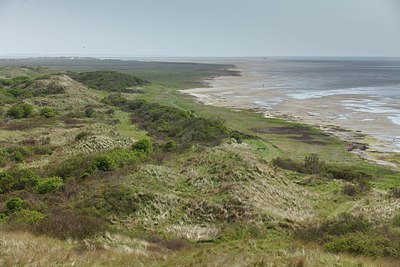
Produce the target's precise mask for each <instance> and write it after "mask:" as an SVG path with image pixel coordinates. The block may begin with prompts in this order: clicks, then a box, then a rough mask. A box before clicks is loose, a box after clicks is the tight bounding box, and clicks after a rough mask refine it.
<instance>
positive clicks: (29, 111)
mask: <svg viewBox="0 0 400 267" xmlns="http://www.w3.org/2000/svg"><path fill="white" fill-rule="evenodd" d="M19 107H20V108H21V109H22V110H23V112H24V118H27V117H29V116H30V115H32V113H33V107H32V106H31V105H29V104H27V103H22V104H20V105H19Z"/></svg>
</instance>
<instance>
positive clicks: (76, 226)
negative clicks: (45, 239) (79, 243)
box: [32, 210, 106, 239]
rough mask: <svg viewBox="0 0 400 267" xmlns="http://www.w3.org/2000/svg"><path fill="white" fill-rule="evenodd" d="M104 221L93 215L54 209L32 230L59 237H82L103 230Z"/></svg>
mask: <svg viewBox="0 0 400 267" xmlns="http://www.w3.org/2000/svg"><path fill="white" fill-rule="evenodd" d="M105 229H106V226H105V223H104V222H103V221H102V220H100V219H96V218H93V217H89V216H86V215H83V214H79V213H76V212H72V211H64V210H56V211H54V212H53V213H52V214H51V215H50V216H49V217H48V218H47V219H46V220H42V221H40V222H39V223H38V224H37V225H36V226H35V227H34V228H33V229H32V231H33V232H35V233H37V234H41V235H48V236H51V237H56V238H60V239H69V238H72V239H83V238H87V237H90V236H93V235H94V234H96V233H98V232H101V231H104V230H105Z"/></svg>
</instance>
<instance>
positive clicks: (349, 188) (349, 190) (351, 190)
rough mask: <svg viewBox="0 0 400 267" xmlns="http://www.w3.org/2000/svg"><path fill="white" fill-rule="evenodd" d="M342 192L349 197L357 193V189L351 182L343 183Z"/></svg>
mask: <svg viewBox="0 0 400 267" xmlns="http://www.w3.org/2000/svg"><path fill="white" fill-rule="evenodd" d="M342 192H343V193H344V194H345V195H348V196H350V197H354V196H355V195H356V194H357V189H356V187H355V186H354V185H353V184H345V185H343V187H342Z"/></svg>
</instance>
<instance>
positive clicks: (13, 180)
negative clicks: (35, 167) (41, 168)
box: [0, 169, 39, 193]
mask: <svg viewBox="0 0 400 267" xmlns="http://www.w3.org/2000/svg"><path fill="white" fill-rule="evenodd" d="M38 180H39V176H38V175H37V174H36V173H35V172H34V171H32V170H28V169H20V170H13V171H7V172H0V191H1V192H3V193H4V192H9V191H15V190H23V189H27V188H31V187H34V186H36V184H37V182H38Z"/></svg>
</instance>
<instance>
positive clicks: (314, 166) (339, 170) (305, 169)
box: [271, 154, 373, 191]
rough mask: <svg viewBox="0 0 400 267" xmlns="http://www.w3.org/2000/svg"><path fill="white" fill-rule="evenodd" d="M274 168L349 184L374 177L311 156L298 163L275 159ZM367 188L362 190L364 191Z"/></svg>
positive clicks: (286, 159)
mask: <svg viewBox="0 0 400 267" xmlns="http://www.w3.org/2000/svg"><path fill="white" fill-rule="evenodd" d="M271 163H272V164H273V165H274V166H277V167H280V168H282V169H285V170H290V171H295V172H299V173H307V174H318V175H321V176H324V177H328V178H333V179H338V180H344V181H349V182H360V183H363V184H362V185H361V186H365V185H366V182H367V181H368V180H370V179H372V178H373V177H372V175H370V174H368V173H365V172H363V171H360V170H357V169H356V168H354V167H348V166H338V165H329V164H326V163H325V162H324V161H322V160H321V159H320V158H319V157H318V155H316V154H310V155H309V156H307V157H305V158H304V161H303V162H297V161H294V160H292V159H289V158H281V157H278V158H275V159H273V160H272V162H271ZM364 189H365V188H363V189H362V190H363V191H364Z"/></svg>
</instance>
